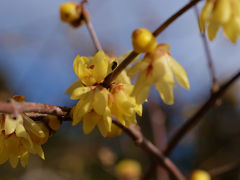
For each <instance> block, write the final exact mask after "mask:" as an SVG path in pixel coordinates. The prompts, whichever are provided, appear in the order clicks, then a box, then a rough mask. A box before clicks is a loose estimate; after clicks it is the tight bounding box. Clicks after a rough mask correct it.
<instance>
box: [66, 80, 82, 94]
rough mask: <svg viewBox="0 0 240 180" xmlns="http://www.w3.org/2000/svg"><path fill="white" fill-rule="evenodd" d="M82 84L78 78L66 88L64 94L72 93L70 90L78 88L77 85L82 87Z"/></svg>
mask: <svg viewBox="0 0 240 180" xmlns="http://www.w3.org/2000/svg"><path fill="white" fill-rule="evenodd" d="M82 86H83V84H82V83H81V81H80V80H77V81H75V82H74V83H73V84H72V85H71V86H70V87H69V88H68V89H67V90H66V92H65V93H66V94H72V92H73V91H74V89H76V88H78V87H82Z"/></svg>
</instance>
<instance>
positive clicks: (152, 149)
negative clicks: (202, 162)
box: [113, 120, 185, 180]
mask: <svg viewBox="0 0 240 180" xmlns="http://www.w3.org/2000/svg"><path fill="white" fill-rule="evenodd" d="M113 123H114V124H115V125H117V126H118V127H120V128H121V129H122V130H123V131H124V132H125V133H126V134H127V135H128V136H129V137H131V138H132V140H133V141H134V142H135V143H136V145H137V146H139V147H141V148H142V149H143V150H144V151H145V152H146V153H148V154H149V155H151V156H152V157H153V158H154V159H155V160H156V161H157V162H158V163H159V164H161V165H162V166H163V167H164V168H165V169H166V170H167V171H168V172H169V174H170V175H171V176H173V177H174V178H175V179H179V180H180V179H182V180H183V179H185V178H184V176H183V175H182V173H181V172H180V171H179V170H178V168H177V167H176V166H175V165H174V164H173V163H172V162H171V161H170V160H169V159H168V158H166V157H164V155H163V154H162V153H161V152H160V151H159V149H158V148H157V147H156V146H155V145H153V144H152V143H151V142H150V141H149V140H148V139H146V138H145V137H144V136H143V134H142V133H141V131H140V130H139V129H138V128H137V127H136V125H131V126H130V128H127V127H125V126H123V125H122V124H121V123H120V122H119V121H117V120H113Z"/></svg>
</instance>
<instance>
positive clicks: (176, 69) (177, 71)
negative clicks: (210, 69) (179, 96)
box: [169, 57, 190, 89]
mask: <svg viewBox="0 0 240 180" xmlns="http://www.w3.org/2000/svg"><path fill="white" fill-rule="evenodd" d="M169 64H170V67H171V69H172V71H173V73H174V75H175V77H176V79H177V81H178V82H179V84H180V85H181V86H182V87H184V88H185V89H189V88H190V84H189V80H188V76H187V73H186V71H185V69H184V68H183V67H182V66H181V65H180V64H179V63H178V62H177V61H176V60H175V59H174V58H172V57H171V59H170V61H169Z"/></svg>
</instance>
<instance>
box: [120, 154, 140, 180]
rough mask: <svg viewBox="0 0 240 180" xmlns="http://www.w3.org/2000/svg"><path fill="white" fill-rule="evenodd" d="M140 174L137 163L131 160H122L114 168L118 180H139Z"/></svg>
mask: <svg viewBox="0 0 240 180" xmlns="http://www.w3.org/2000/svg"><path fill="white" fill-rule="evenodd" d="M141 173H142V170H141V165H140V164H139V162H137V161H135V160H131V159H125V160H122V161H120V162H119V163H118V164H117V165H116V167H115V174H116V176H117V178H118V179H119V180H139V179H140V177H141Z"/></svg>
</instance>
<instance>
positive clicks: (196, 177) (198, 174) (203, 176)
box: [189, 170, 211, 180]
mask: <svg viewBox="0 0 240 180" xmlns="http://www.w3.org/2000/svg"><path fill="white" fill-rule="evenodd" d="M189 180H211V176H210V175H209V173H208V172H207V171H204V170H195V171H193V172H192V174H191V176H190V179H189Z"/></svg>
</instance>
